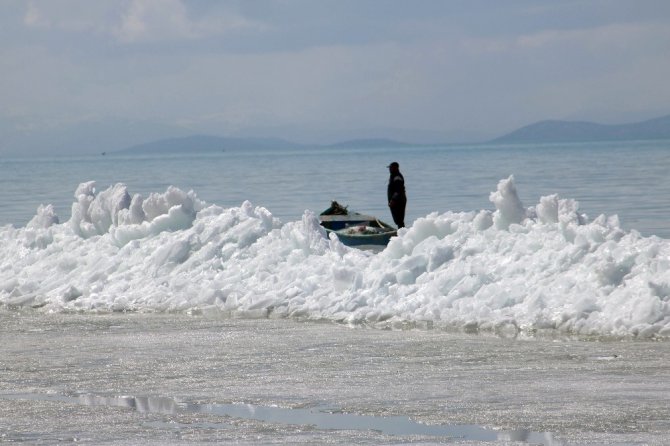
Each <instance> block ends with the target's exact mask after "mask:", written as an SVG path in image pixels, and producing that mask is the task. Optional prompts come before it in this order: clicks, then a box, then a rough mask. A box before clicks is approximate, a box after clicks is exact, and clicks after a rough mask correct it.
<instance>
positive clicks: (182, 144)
mask: <svg viewBox="0 0 670 446" xmlns="http://www.w3.org/2000/svg"><path fill="white" fill-rule="evenodd" d="M412 145H414V146H416V144H407V143H402V142H398V141H393V140H390V139H357V140H351V141H345V142H341V143H337V144H327V145H314V144H312V145H305V144H299V143H294V142H290V141H286V140H283V139H279V138H229V137H223V136H212V135H193V136H185V137H179V138H167V139H161V140H158V141H152V142H148V143H145V144H138V145H134V146H131V147H128V148H126V149H123V150H120V151H118V152H117V153H129V152H132V153H146V154H151V153H179V152H185V151H189V152H201V153H202V152H225V151H227V150H248V149H295V148H302V147H322V148H373V147H389V148H390V147H407V146H412Z"/></svg>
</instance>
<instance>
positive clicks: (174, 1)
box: [113, 0, 265, 43]
mask: <svg viewBox="0 0 670 446" xmlns="http://www.w3.org/2000/svg"><path fill="white" fill-rule="evenodd" d="M264 28H265V26H264V25H263V24H262V23H260V22H256V21H251V20H248V19H246V18H244V17H242V16H240V15H238V14H235V13H228V14H225V15H219V16H216V17H211V18H210V17H205V18H192V17H190V16H189V13H188V10H187V8H186V6H185V5H184V3H183V2H182V1H180V0H133V1H132V2H131V3H130V4H129V6H128V8H127V10H126V11H125V13H124V14H123V16H122V17H121V23H120V24H119V25H118V26H116V27H115V28H114V29H113V34H114V35H115V36H116V37H117V38H118V40H119V41H121V42H124V43H133V42H159V41H172V40H182V39H189V40H190V39H199V38H205V37H209V36H216V35H221V34H225V33H227V32H230V31H239V30H263V29H264Z"/></svg>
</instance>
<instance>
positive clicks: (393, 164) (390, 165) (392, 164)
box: [386, 161, 400, 167]
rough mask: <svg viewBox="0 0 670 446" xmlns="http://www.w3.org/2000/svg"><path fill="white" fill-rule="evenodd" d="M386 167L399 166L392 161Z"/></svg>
mask: <svg viewBox="0 0 670 446" xmlns="http://www.w3.org/2000/svg"><path fill="white" fill-rule="evenodd" d="M386 167H400V164H398V163H396V162H395V161H393V162H392V163H391V164H389V165H388V166H386Z"/></svg>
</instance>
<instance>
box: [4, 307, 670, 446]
mask: <svg viewBox="0 0 670 446" xmlns="http://www.w3.org/2000/svg"><path fill="white" fill-rule="evenodd" d="M0 327H2V340H3V342H2V343H0V368H1V369H2V374H0V389H2V391H0V439H1V440H3V441H13V442H28V443H47V444H49V443H56V442H75V441H76V442H80V443H84V444H100V443H105V444H137V443H139V442H141V443H144V444H189V443H200V442H218V443H237V444H277V443H284V444H354V443H355V444H403V443H413V444H441V443H446V444H545V445H572V444H580V445H581V444H593V445H596V444H597V445H613V444H622V445H628V444H630V445H637V444H648V445H663V444H667V442H668V438H670V406H669V405H668V403H667V402H668V401H669V400H670V386H668V384H667V383H668V382H670V368H668V363H669V360H670V351H669V349H668V343H667V342H654V341H631V340H626V341H622V340H616V341H608V340H604V339H600V340H596V339H580V340H577V339H568V338H533V339H519V338H516V339H506V338H503V337H493V336H485V335H467V334H462V333H452V332H446V331H442V330H430V329H413V330H377V329H370V328H364V327H361V326H358V327H356V328H352V327H348V326H344V325H339V324H332V323H326V322H323V323H319V322H313V321H312V322H300V321H296V320H292V319H279V320H275V319H229V318H218V317H205V316H188V315H185V314H174V315H172V314H153V315H152V314H103V315H95V314H63V313H61V314H50V315H45V314H41V313H36V312H33V311H32V310H21V311H6V310H3V311H2V312H0Z"/></svg>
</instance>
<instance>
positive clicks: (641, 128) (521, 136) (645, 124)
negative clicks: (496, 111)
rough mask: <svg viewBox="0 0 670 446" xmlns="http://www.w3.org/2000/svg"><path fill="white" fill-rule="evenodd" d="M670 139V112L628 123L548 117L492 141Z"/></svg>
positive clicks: (541, 141) (545, 141)
mask: <svg viewBox="0 0 670 446" xmlns="http://www.w3.org/2000/svg"><path fill="white" fill-rule="evenodd" d="M644 139H670V115H666V116H661V117H659V118H653V119H648V120H646V121H641V122H635V123H627V124H598V123H595V122H588V121H560V120H545V121H539V122H536V123H534V124H530V125H527V126H524V127H521V128H519V129H517V130H514V131H512V132H510V133H507V134H505V135H503V136H500V137H498V138H496V139H494V140H492V141H491V142H492V143H532V142H535V143H549V142H595V141H633V140H644Z"/></svg>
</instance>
